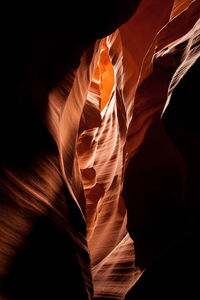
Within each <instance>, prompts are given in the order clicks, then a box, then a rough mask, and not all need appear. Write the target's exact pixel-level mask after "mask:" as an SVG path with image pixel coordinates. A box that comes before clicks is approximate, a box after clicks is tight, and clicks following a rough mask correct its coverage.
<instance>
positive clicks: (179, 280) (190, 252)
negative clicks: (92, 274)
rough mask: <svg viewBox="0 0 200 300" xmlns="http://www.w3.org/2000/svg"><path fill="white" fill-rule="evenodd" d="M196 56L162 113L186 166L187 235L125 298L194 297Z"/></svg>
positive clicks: (198, 261)
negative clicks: (188, 216)
mask: <svg viewBox="0 0 200 300" xmlns="http://www.w3.org/2000/svg"><path fill="white" fill-rule="evenodd" d="M199 78H200V59H198V61H197V62H196V63H195V64H194V65H193V66H192V67H191V69H190V70H189V71H188V72H187V74H186V75H185V76H184V77H183V78H182V80H181V81H180V83H179V84H178V86H177V87H176V88H175V90H174V92H173V94H172V98H171V102H170V104H169V107H168V108H167V110H166V112H165V114H164V116H163V125H164V128H165V130H166V133H167V135H168V136H169V137H170V139H171V140H172V141H173V143H174V144H175V145H176V147H177V149H178V151H179V152H180V153H181V155H182V157H183V159H184V163H185V165H186V170H187V176H186V183H185V185H186V187H185V198H186V205H187V208H188V211H189V213H190V218H191V226H190V231H189V233H188V235H187V236H186V237H185V238H183V239H182V240H180V241H179V242H177V243H176V244H175V245H174V246H172V247H171V248H170V249H168V251H166V252H165V253H164V254H163V255H161V256H160V257H159V258H158V259H157V260H156V261H155V262H154V263H153V264H152V265H151V266H150V267H149V268H147V271H146V272H145V273H144V274H143V276H142V277H141V279H140V280H139V281H138V282H137V284H136V285H135V286H134V287H133V288H132V289H131V290H130V291H129V293H128V294H127V296H126V298H125V299H126V300H129V299H134V300H137V299H151V298H152V299H185V297H187V298H188V299H197V298H199V294H200V292H199V270H200V258H199V253H200V246H199V232H200V221H199V220H200V213H199V212H200V210H199V208H200V207H199V205H200V204H199V203H200V183H199V170H200V142H199V141H200V118H199V109H198V107H199V100H200V93H199Z"/></svg>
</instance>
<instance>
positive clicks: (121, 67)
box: [0, 0, 200, 300]
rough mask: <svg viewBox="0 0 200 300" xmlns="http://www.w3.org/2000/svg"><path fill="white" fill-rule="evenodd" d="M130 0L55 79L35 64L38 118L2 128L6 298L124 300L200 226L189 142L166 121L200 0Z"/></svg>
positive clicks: (0, 244) (195, 51)
mask: <svg viewBox="0 0 200 300" xmlns="http://www.w3.org/2000/svg"><path fill="white" fill-rule="evenodd" d="M127 2H128V3H129V2H130V1H127ZM139 2H140V5H139V7H138V8H137V10H136V6H137V5H138V4H139ZM120 3H122V2H120ZM136 4H137V5H136ZM113 5H114V4H113ZM120 5H121V6H120V9H121V10H120V9H119V11H118V14H120V12H123V14H124V16H125V17H123V20H121V19H120V18H118V19H117V18H116V16H117V10H116V12H115V10H113V11H114V12H115V13H114V14H113V15H112V18H113V25H109V23H108V25H107V27H106V26H105V28H104V29H102V32H100V33H99V36H98V35H97V36H95V35H94V36H91V37H90V42H87V43H86V42H85V43H83V44H84V45H83V44H81V46H80V45H79V44H77V45H78V46H77V45H76V43H75V46H74V47H80V53H79V50H77V53H76V54H73V50H71V52H69V57H74V62H73V63H72V66H73V67H71V66H70V67H69V68H68V69H67V68H66V71H65V69H64V71H65V72H64V75H63V74H62V76H59V80H57V82H56V81H55V82H53V84H52V85H51V88H50V89H48V84H49V82H50V81H48V80H50V79H46V80H47V85H46V86H45V85H42V84H41V81H40V80H39V78H40V77H39V75H40V73H38V72H39V71H38V69H37V68H39V66H37V64H36V65H34V63H33V65H34V67H33V66H32V65H31V67H30V70H31V71H29V72H30V74H31V75H30V76H32V77H31V78H32V81H31V82H32V84H33V86H32V87H31V88H30V87H29V88H30V89H31V99H32V98H33V100H31V101H33V103H32V102H31V104H30V107H29V106H28V108H27V107H26V105H27V104H26V103H25V102H23V101H24V100H23V101H22V103H20V105H21V106H20V107H22V108H23V109H24V112H25V113H26V115H27V116H28V117H26V118H25V119H24V114H23V109H22V113H21V111H18V110H17V111H16V112H17V117H18V118H20V116H21V115H22V116H23V117H21V118H22V119H21V120H19V121H18V122H16V124H19V125H16V126H17V127H16V129H15V127H13V125H14V124H15V123H14V121H13V123H12V122H10V124H11V125H10V126H8V130H7V131H6V133H5V134H2V143H3V145H4V146H3V147H2V150H1V157H2V158H1V173H0V178H1V188H0V192H1V194H0V195H1V203H0V205H1V208H0V209H1V213H0V224H1V225H0V275H1V299H4V300H8V299H12V300H15V299H20V300H21V299H61V298H62V297H63V293H65V295H66V296H65V297H63V298H66V299H92V298H93V297H94V298H101V299H124V298H125V296H126V294H127V292H128V291H129V289H131V288H132V287H133V286H134V285H135V284H136V282H137V281H138V280H139V278H140V277H141V276H142V274H143V273H145V272H146V270H148V268H149V266H151V265H152V264H153V263H154V261H155V260H156V259H157V258H158V257H159V256H160V255H161V253H163V252H164V251H166V250H167V249H169V248H171V247H172V248H173V245H175V244H176V243H177V242H178V241H179V240H180V239H182V238H183V237H184V236H185V235H186V233H187V232H188V231H189V228H190V217H191V215H192V216H193V214H194V210H195V209H194V208H193V209H191V204H190V199H189V197H188V194H187V192H185V191H186V186H187V185H188V182H187V178H188V176H189V175H188V174H189V171H188V167H187V161H186V160H185V157H184V154H182V150H184V149H183V148H184V146H181V147H182V148H179V147H178V146H177V144H176V141H174V140H173V139H172V137H170V134H169V132H168V131H167V128H168V127H165V126H164V125H163V122H162V119H163V118H165V115H167V111H168V109H169V105H170V99H171V97H172V96H173V93H174V90H175V89H176V87H177V86H179V83H180V82H181V80H182V78H183V77H184V76H185V74H186V73H187V72H188V70H189V69H190V68H191V67H192V66H193V65H195V63H197V61H198V59H199V57H200V46H199V40H200V21H199V20H200V3H199V1H198V0H196V1H195V0H194V1H191V0H188V1H187V0H185V1H184V0H177V1H176V0H175V1H173V0H168V1H160V0H142V1H136V2H135V5H133V4H132V6H131V5H130V7H131V10H130V11H131V14H132V16H131V15H129V14H130V11H128V9H127V8H126V6H125V5H124V6H123V5H122V4H120ZM122 7H124V10H122ZM127 7H128V6H127ZM135 10H136V11H135ZM123 14H122V15H123ZM130 16H131V18H129V17H130ZM128 18H129V20H128V21H127V19H128ZM125 21H127V22H125ZM124 22H125V23H124ZM122 23H123V24H122ZM114 24H115V25H114ZM109 26H110V27H109ZM113 31H114V32H113ZM97 37H98V38H99V37H100V38H99V39H97ZM80 40H81V38H80ZM54 42H55V41H54ZM73 42H74V41H73V39H72V41H71V43H72V44H73ZM55 43H56V42H55ZM44 45H45V46H44ZM44 45H43V47H44V49H46V48H45V47H46V46H48V45H46V44H45V43H44ZM52 45H54V43H53V44H52ZM63 45H65V44H62V46H63ZM66 45H67V48H68V47H69V45H68V44H66ZM88 45H90V46H88ZM59 46H60V44H59ZM81 47H82V48H81ZM36 48H37V47H36ZM67 48H66V49H67ZM69 48H70V47H69ZM34 49H35V48H34ZM47 49H48V47H47ZM62 49H63V48H62ZM75 49H76V48H75ZM54 50H55V51H58V50H56V47H55V49H54ZM64 50H65V48H64ZM64 50H63V53H64ZM68 51H69V50H68ZM44 52H45V50H44ZM52 52H53V50H52ZM33 53H34V51H33ZM39 53H40V51H39ZM41 53H42V52H41ZM41 53H40V54H41ZM37 55H38V53H37ZM37 55H36V58H34V59H36V60H33V58H32V61H37V59H38V57H39V56H37ZM49 55H50V54H49ZM51 55H53V54H52V53H51ZM56 55H59V51H58V52H56ZM70 55H71V56H70ZM73 55H74V56H73ZM76 56H77V59H76ZM41 57H43V56H42V54H41ZM79 57H80V62H79ZM50 58H51V56H50ZM41 61H42V63H44V66H45V67H46V65H45V59H44V57H43V59H41ZM69 65H70V64H69ZM44 66H43V67H44ZM56 66H57V65H56ZM63 66H64V64H63ZM47 67H48V65H47ZM27 68H28V67H27ZM33 70H34V72H33ZM55 70H57V68H55ZM38 74H39V75H38ZM55 74H56V71H55ZM42 76H43V73H42V75H41V77H42ZM49 76H50V75H49ZM47 77H48V76H47ZM60 77H61V79H60ZM45 78H46V77H45ZM49 78H50V77H49ZM28 80H29V79H27V81H28ZM24 82H26V81H25V80H24ZM21 93H22V95H23V97H24V94H25V97H24V98H23V99H26V93H27V92H26V89H25V88H24V89H23V88H22V92H21ZM20 95H21V94H20ZM38 95H39V96H38ZM15 96H16V95H15V94H14V98H15ZM29 96H30V95H29ZM34 97H36V98H37V101H35V100H34V99H35V98H34ZM19 98H20V97H19ZM41 103H42V104H41ZM16 106H17V105H16ZM5 107H6V108H5V111H6V112H8V111H9V105H7V104H5ZM3 109H4V107H3ZM6 109H7V110H6ZM27 111H28V112H29V111H31V112H34V113H33V115H32V114H28V113H27ZM35 111H36V112H37V111H39V114H38V113H36V114H35ZM3 113H4V112H3ZM14 115H15V106H14V108H12V111H11V117H12V116H14ZM36 116H37V117H36ZM41 116H42V121H41ZM14 118H15V119H14V120H16V115H15V117H14ZM3 120H4V124H5V119H3ZM8 122H9V121H8ZM1 124H3V121H2V123H1ZM38 124H39V125H38ZM167 126H169V125H167ZM26 127H27V128H26ZM13 128H14V129H13ZM174 128H175V127H174ZM16 134H18V137H17V139H16V138H15V135H16ZM8 136H10V137H11V139H9V138H8ZM12 141H13V142H12ZM22 141H23V142H22ZM24 141H26V142H24ZM12 143H13V144H14V145H16V144H17V150H16V151H15V150H14V149H13V147H12ZM5 145H6V146H5ZM21 145H22V146H21ZM8 149H9V151H8ZM12 150H13V151H14V154H13V153H12ZM195 159H197V158H196V157H195ZM197 197H198V196H197ZM196 202H198V200H197V201H196ZM192 207H193V206H192ZM189 215H190V216H189ZM62 274H64V275H62ZM63 276H64V277H63ZM63 278H64V279H63ZM22 283H23V284H22ZM22 285H23V286H22ZM70 293H73V296H70V297H71V298H69V297H68V298H67V295H69V294H70ZM45 297H46V298H45Z"/></svg>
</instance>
